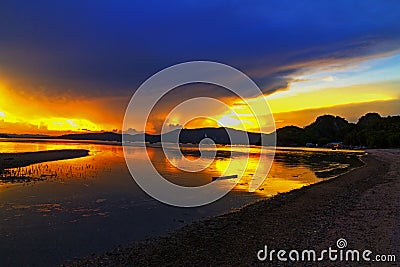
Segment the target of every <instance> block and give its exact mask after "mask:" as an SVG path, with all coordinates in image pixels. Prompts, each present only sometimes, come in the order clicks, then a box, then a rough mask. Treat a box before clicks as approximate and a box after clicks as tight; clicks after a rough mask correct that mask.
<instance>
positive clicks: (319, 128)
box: [0, 113, 400, 149]
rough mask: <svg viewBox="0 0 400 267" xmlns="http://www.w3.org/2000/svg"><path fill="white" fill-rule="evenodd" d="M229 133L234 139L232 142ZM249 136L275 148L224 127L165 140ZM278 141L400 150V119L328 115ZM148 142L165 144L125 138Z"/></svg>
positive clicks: (279, 134) (285, 131)
mask: <svg viewBox="0 0 400 267" xmlns="http://www.w3.org/2000/svg"><path fill="white" fill-rule="evenodd" d="M228 134H229V135H230V136H231V137H232V139H233V140H230V138H229V135H228ZM246 135H247V136H248V138H249V144H250V145H260V144H261V141H260V140H261V138H262V140H263V144H264V145H273V142H271V141H272V140H273V135H271V134H264V133H253V132H244V131H239V130H235V129H231V128H224V127H221V128H199V129H178V130H174V131H171V132H169V133H166V134H164V135H163V140H164V141H165V142H174V141H175V140H177V139H178V138H179V142H180V143H183V144H187V143H192V144H198V143H200V141H201V140H203V139H204V138H205V137H207V138H210V139H212V140H213V141H214V142H215V143H216V144H223V145H226V144H243V141H242V140H243V136H246ZM0 137H3V138H36V139H65V140H80V141H83V140H98V141H112V142H119V143H121V142H122V134H119V133H112V132H103V133H84V134H67V135H62V136H43V135H10V134H2V135H0ZM276 138H277V140H276V141H277V143H276V144H277V145H278V146H302V147H304V146H310V147H331V144H332V143H335V146H336V147H338V148H362V149H364V148H400V116H389V117H381V116H380V115H379V114H377V113H368V114H366V115H364V116H362V117H361V118H360V119H359V120H358V122H357V123H349V122H348V121H347V120H345V119H344V118H341V117H339V116H336V117H335V116H332V115H324V116H320V117H318V118H317V119H316V121H315V122H313V123H311V124H310V125H308V126H306V127H304V128H300V127H297V126H286V127H283V128H280V129H277V131H276ZM144 140H145V141H146V142H148V143H158V142H161V135H152V134H136V135H129V134H125V135H124V141H128V142H143V141H144Z"/></svg>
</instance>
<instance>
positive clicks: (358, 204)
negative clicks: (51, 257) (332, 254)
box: [67, 150, 400, 266]
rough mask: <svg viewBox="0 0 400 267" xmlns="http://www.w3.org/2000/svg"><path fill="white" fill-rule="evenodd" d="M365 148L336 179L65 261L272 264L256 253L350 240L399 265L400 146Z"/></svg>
mask: <svg viewBox="0 0 400 267" xmlns="http://www.w3.org/2000/svg"><path fill="white" fill-rule="evenodd" d="M367 152H368V155H366V156H364V157H363V161H365V163H366V164H365V165H364V166H362V167H359V168H356V169H353V170H352V171H350V172H346V173H344V174H342V175H340V176H338V177H336V178H334V179H329V180H327V181H322V182H319V183H317V184H313V185H310V186H306V187H303V188H301V189H296V190H293V191H290V192H288V193H283V194H278V195H276V196H275V197H272V198H270V199H266V200H260V201H257V202H255V203H253V204H249V205H247V206H245V207H242V208H241V209H239V210H237V211H233V212H230V213H226V214H222V215H219V216H216V217H211V218H209V219H206V220H201V221H198V222H194V223H191V224H189V225H187V226H184V227H183V228H181V229H178V230H176V231H173V232H172V233H170V234H169V235H167V236H163V237H157V238H153V239H150V240H147V241H142V242H139V243H134V244H131V245H123V246H120V247H118V248H115V249H114V250H111V251H109V252H106V253H104V254H102V255H99V256H93V257H89V258H85V259H82V260H80V261H78V262H75V263H72V262H67V265H70V264H71V265H74V266H83V265H85V266H88V265H89V266H91V265H100V266H105V265H135V266H159V265H175V266H177V265H192V266H206V265H207V266H208V265H212V266H214V265H231V266H234V265H255V266H257V265H265V264H268V263H272V262H268V261H266V262H261V261H258V259H257V256H256V253H257V251H259V250H260V249H263V248H264V246H265V245H267V246H268V247H269V248H271V249H276V250H279V249H284V250H287V251H289V250H290V249H299V250H300V249H316V250H319V251H322V250H323V249H327V248H328V247H330V246H331V247H335V246H336V241H337V240H338V239H339V238H344V239H346V240H347V242H348V248H349V249H357V248H358V249H360V250H365V249H369V250H371V251H373V252H375V253H381V254H385V253H386V254H395V255H396V259H397V262H398V261H399V260H400V259H399V258H400V255H399V252H400V251H399V248H398V245H397V244H399V243H400V240H399V232H400V229H399V225H400V223H399V222H400V218H399V214H398V210H399V203H400V198H399V195H398V192H399V190H400V178H399V170H398V166H399V158H400V157H399V156H400V151H399V150H367ZM371 207H372V208H371ZM274 263H275V264H283V262H277V261H275V262H274ZM294 263H295V264H296V265H298V264H306V263H307V262H294ZM323 263H324V266H326V265H328V266H337V265H340V264H345V262H344V261H343V262H339V264H338V262H329V261H325V262H323ZM394 266H395V265H394Z"/></svg>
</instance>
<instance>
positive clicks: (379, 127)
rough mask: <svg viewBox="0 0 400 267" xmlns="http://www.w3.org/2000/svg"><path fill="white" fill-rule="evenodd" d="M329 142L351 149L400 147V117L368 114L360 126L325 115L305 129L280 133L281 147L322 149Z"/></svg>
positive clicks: (279, 142)
mask: <svg viewBox="0 0 400 267" xmlns="http://www.w3.org/2000/svg"><path fill="white" fill-rule="evenodd" d="M330 142H337V143H342V145H343V146H349V147H355V146H357V147H368V148H399V147H400V116H392V117H391V116H389V117H386V118H384V117H381V116H380V115H379V114H378V113H368V114H366V115H364V116H362V117H361V118H360V119H359V120H358V122H357V123H349V122H348V121H347V120H345V119H344V118H341V117H339V116H336V117H335V116H332V115H324V116H320V117H318V118H317V120H316V121H315V122H313V123H312V124H310V125H308V126H306V127H304V128H300V127H296V126H286V127H283V128H281V129H278V130H277V145H278V146H304V145H305V144H307V143H310V145H314V146H315V145H317V144H318V145H319V146H323V145H326V144H328V143H330Z"/></svg>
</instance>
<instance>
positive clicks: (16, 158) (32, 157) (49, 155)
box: [0, 149, 89, 171]
mask: <svg viewBox="0 0 400 267" xmlns="http://www.w3.org/2000/svg"><path fill="white" fill-rule="evenodd" d="M88 155H89V151H88V150H84V149H63V150H49V151H38V152H25V153H0V171H1V170H4V169H9V168H19V167H25V166H28V165H31V164H36V163H43V162H48V161H56V160H64V159H73V158H79V157H85V156H88Z"/></svg>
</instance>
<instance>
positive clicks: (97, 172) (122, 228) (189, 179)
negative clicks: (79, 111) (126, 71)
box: [0, 140, 357, 266]
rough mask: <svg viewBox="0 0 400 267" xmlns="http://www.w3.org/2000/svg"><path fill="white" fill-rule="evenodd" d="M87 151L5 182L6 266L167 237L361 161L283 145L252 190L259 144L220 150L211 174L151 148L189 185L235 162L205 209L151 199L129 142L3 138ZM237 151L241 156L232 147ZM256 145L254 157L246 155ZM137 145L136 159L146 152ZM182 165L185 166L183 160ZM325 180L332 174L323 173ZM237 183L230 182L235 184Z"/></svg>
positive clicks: (0, 200) (24, 147) (156, 160)
mask: <svg viewBox="0 0 400 267" xmlns="http://www.w3.org/2000/svg"><path fill="white" fill-rule="evenodd" d="M74 148H76V149H87V150H90V156H88V157H84V158H78V159H71V160H62V161H57V162H47V163H41V164H34V165H31V166H28V167H25V168H22V169H20V171H21V172H22V173H28V174H30V176H31V177H33V178H40V177H43V176H46V177H47V176H48V175H51V176H48V177H47V178H46V179H44V180H33V181H31V182H24V183H6V182H4V181H3V182H0V209H1V213H0V241H1V242H0V265H1V266H3V265H6V264H7V265H11V264H12V265H26V264H31V265H32V264H35V265H49V264H50V265H54V264H60V263H62V262H65V261H66V260H68V259H73V258H74V257H82V256H86V255H90V254H92V253H95V252H101V251H104V250H108V249H111V248H113V247H115V246H117V245H119V244H126V243H129V242H134V241H137V240H140V239H143V238H145V237H146V236H154V235H160V234H165V233H167V232H168V231H170V230H172V229H176V228H178V227H181V226H183V225H184V224H185V223H188V222H190V221H193V220H195V219H200V218H203V217H208V216H212V215H216V214H220V213H223V212H227V211H230V210H233V209H236V208H239V207H241V206H243V205H246V204H248V203H251V202H253V201H255V200H258V199H260V198H265V197H269V196H272V195H275V194H277V193H279V192H287V191H290V190H292V189H295V188H300V187H302V186H304V185H309V184H312V183H316V182H319V181H321V180H322V179H325V178H329V177H333V176H335V175H337V174H338V173H339V172H343V171H346V170H348V169H349V168H350V167H351V165H357V160H356V156H355V153H354V152H351V153H350V152H343V151H329V150H295V149H278V150H277V151H276V155H275V161H274V163H273V164H272V167H271V171H270V173H269V175H268V178H267V179H266V180H265V182H264V184H263V185H262V186H261V187H260V188H259V190H257V191H256V192H254V193H249V192H247V188H248V183H249V182H250V180H251V177H252V175H253V173H254V172H255V168H256V166H257V164H258V161H259V159H260V155H259V148H257V147H251V148H244V147H234V148H227V147H218V151H217V158H216V160H214V161H213V162H212V164H211V165H210V166H209V167H208V168H207V169H206V170H204V171H202V172H199V173H182V171H179V170H177V169H176V168H174V166H173V165H172V164H171V163H169V161H168V160H167V159H166V158H165V156H164V154H163V153H162V150H161V149H160V148H156V147H154V148H147V153H148V155H149V157H150V158H151V160H152V162H153V164H154V166H155V167H156V169H157V170H158V171H159V172H160V173H162V174H163V175H164V176H165V177H166V178H167V179H168V180H170V181H172V182H174V183H176V184H180V185H186V186H196V185H202V184H206V183H209V182H211V177H213V176H220V175H221V174H222V173H223V172H224V171H225V170H226V168H227V165H228V164H229V161H230V160H232V163H231V164H232V166H233V168H232V166H231V169H229V170H230V171H233V172H236V171H237V172H240V171H241V170H243V168H245V172H244V175H243V178H242V179H241V181H240V182H239V184H238V185H237V186H236V187H235V189H234V190H233V191H232V192H230V193H229V194H228V195H226V196H225V197H224V198H222V199H220V200H219V201H217V202H214V203H212V204H210V205H206V206H203V207H199V208H177V207H171V206H168V205H165V204H162V203H160V202H158V201H156V200H154V199H152V198H151V197H149V196H147V195H146V194H145V193H144V192H143V191H142V190H141V189H140V188H139V187H138V186H137V185H136V184H135V182H134V181H133V179H132V178H131V176H130V174H129V172H128V169H127V167H126V164H125V160H124V155H123V150H122V147H121V146H116V145H106V144H95V143H74V142H55V141H52V142H43V141H41V142H34V141H27V142H15V141H10V140H8V141H7V140H3V141H2V142H0V153H4V152H27V151H43V150H54V149H74ZM228 149H232V150H233V153H232V154H231V155H230V153H228V152H227V150H228ZM248 149H249V150H250V153H251V154H250V155H251V156H250V158H249V159H248V160H247V157H246V156H245V155H244V154H243V153H242V152H243V150H248ZM184 151H185V152H184V154H185V157H186V158H188V159H190V160H196V159H198V155H197V153H196V152H197V150H196V149H194V148H191V147H186V148H185V149H184ZM142 153H143V152H142V151H140V150H139V149H138V148H137V147H129V148H128V155H129V157H130V158H133V159H135V161H136V160H137V164H138V166H139V167H140V162H141V161H142V160H143V158H144V155H143V154H142ZM173 161H174V164H176V165H178V166H179V165H180V164H184V163H185V161H183V160H182V158H180V157H174V158H173ZM318 177H325V178H318ZM227 182H229V181H227Z"/></svg>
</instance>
